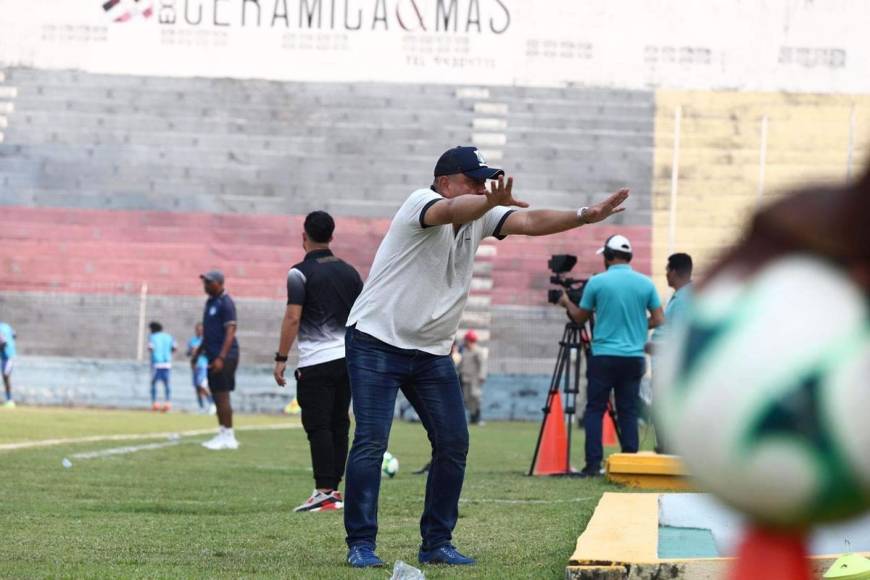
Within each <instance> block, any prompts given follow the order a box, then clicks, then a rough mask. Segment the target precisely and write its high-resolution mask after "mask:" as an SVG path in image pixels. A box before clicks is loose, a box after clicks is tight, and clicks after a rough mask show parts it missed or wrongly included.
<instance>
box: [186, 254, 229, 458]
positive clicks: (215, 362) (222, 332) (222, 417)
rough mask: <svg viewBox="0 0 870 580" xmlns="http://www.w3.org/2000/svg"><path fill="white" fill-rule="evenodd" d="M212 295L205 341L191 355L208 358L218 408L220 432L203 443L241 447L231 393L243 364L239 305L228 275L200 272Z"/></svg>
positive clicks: (214, 447) (211, 446) (212, 446)
mask: <svg viewBox="0 0 870 580" xmlns="http://www.w3.org/2000/svg"><path fill="white" fill-rule="evenodd" d="M200 279H202V286H203V289H204V290H205V293H206V294H208V296H209V298H208V300H206V303H205V312H203V315H202V326H203V337H202V343H201V344H200V345H199V347H198V348H197V349H196V351H195V352H194V353H193V356H191V359H190V364H191V366H195V365H196V359H197V358H198V357H199V355H200V354H205V356H206V358H207V359H208V386H209V389H211V393H212V397H213V398H214V404H215V406H216V407H217V418H218V425H219V429H220V430H219V431H218V434H217V435H216V436H215V437H214V438H212V439H210V440H208V441H206V442H205V443H203V444H202V446H203V447H205V448H206V449H212V450H220V449H238V448H239V442H238V441H236V436H235V433H234V432H233V407H232V405H231V404H230V393H231V392H232V391H234V390H235V388H236V368H237V367H238V366H239V343H238V341H237V340H236V305H235V303H234V302H233V299H232V298H230V295H229V294H227V292H226V290H224V275H223V273H222V272H221V271H219V270H211V271H209V272H206V273H205V274H202V275H200Z"/></svg>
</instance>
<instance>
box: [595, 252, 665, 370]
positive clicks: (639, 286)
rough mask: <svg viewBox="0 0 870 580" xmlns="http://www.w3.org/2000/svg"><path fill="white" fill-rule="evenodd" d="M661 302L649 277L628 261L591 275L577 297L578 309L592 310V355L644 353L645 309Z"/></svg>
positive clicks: (646, 328) (659, 304) (638, 354)
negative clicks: (636, 269) (593, 313)
mask: <svg viewBox="0 0 870 580" xmlns="http://www.w3.org/2000/svg"><path fill="white" fill-rule="evenodd" d="M661 305H662V303H661V300H659V293H658V292H656V287H655V285H654V284H653V283H652V280H650V279H649V278H647V277H646V276H644V275H643V274H638V273H637V272H635V271H634V270H632V269H631V266H630V265H628V264H617V265H615V266H611V267H610V268H608V269H607V271H606V272H602V273H601V274H598V275H597V276H593V277H592V278H591V279H590V280H589V282H587V284H586V288H585V289H584V290H583V298H581V299H580V308H582V309H584V310H590V311H594V312H595V328H594V330H593V332H592V354H593V355H595V356H626V357H628V356H643V347H644V345H645V344H646V339H647V333H648V332H649V325H648V323H647V312H648V311H649V310H654V309H656V308H659V307H660V306H661Z"/></svg>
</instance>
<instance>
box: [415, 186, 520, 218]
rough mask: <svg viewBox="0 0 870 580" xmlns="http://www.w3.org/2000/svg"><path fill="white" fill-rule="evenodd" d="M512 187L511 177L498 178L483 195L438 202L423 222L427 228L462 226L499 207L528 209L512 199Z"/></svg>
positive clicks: (470, 195)
mask: <svg viewBox="0 0 870 580" xmlns="http://www.w3.org/2000/svg"><path fill="white" fill-rule="evenodd" d="M513 185H514V179H513V177H508V179H507V182H505V180H504V177H502V176H499V178H498V180H497V181H492V182H490V186H489V189H488V190H487V191H486V193H485V194H467V195H460V196H458V197H454V198H452V199H446V198H445V199H442V200H439V201H438V202H437V203H435V204H433V205H432V207H431V208H429V210H428V211H427V212H426V215H425V216H424V217H423V222H424V223H425V224H426V225H427V226H441V225H445V224H453V225H462V224H467V223H469V222H473V221H474V220H476V219H478V218H479V217H481V216H482V215H483V214H485V213H486V212H488V211H489V210H491V209H492V208H494V207H496V206H499V205H503V206H517V207H529V204H527V203H526V202H524V201H520V200H518V199H514V197H513V195H512V194H511V190H512V189H513Z"/></svg>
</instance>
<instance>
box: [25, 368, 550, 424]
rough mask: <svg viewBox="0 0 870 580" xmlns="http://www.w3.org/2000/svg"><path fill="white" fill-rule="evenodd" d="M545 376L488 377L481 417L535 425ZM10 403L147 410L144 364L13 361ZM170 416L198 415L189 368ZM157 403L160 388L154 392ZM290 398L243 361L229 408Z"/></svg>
mask: <svg viewBox="0 0 870 580" xmlns="http://www.w3.org/2000/svg"><path fill="white" fill-rule="evenodd" d="M549 379H550V377H549V375H527V374H523V375H506V374H501V375H497V376H494V377H492V378H491V379H490V381H489V382H487V384H486V386H485V390H484V397H483V416H484V418H485V419H487V420H505V419H511V420H532V421H535V420H540V419H541V417H542V413H541V407H543V405H544V403H545V401H546V397H547V389H548V387H549ZM13 380H14V393H15V399H16V401H18V403H19V404H25V405H67V406H89V407H114V408H124V409H148V408H150V405H151V400H150V381H151V376H150V371H149V369H148V365H146V364H141V363H135V362H132V361H125V360H124V361H122V360H113V359H87V358H81V357H77V358H68V357H32V356H24V357H19V358H18V359H17V362H16V367H15V373H14V374H13ZM171 381H172V382H171V384H172V407H173V410H174V411H182V412H199V407H198V406H197V403H196V395H195V393H194V390H193V386H192V385H191V376H190V367H189V366H187V365H186V364H185V363H184V362H180V363H178V364H176V365H175V367H174V368H173V370H172V374H171ZM158 389H159V390H158V397H159V399H160V400H163V391H162V389H163V386H162V385H160V386H159V387H158ZM295 395H296V383H295V381H294V380H293V379H292V376H288V383H287V386H286V387H285V388H279V387H278V386H276V385H275V382H274V380H273V379H272V367H271V365H252V364H246V363H245V362H244V361H243V362H242V365H241V366H240V367H239V371H238V373H237V375H236V391H235V392H234V393H233V395H232V402H233V408H234V409H235V410H236V411H238V412H246V413H281V412H282V411H283V409H284V407H285V406H286V405H287V404H288V403H289V402H290V401H292V400H293V397H295Z"/></svg>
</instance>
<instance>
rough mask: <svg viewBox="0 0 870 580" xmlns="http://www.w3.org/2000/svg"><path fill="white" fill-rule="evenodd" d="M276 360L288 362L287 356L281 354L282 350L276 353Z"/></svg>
mask: <svg viewBox="0 0 870 580" xmlns="http://www.w3.org/2000/svg"><path fill="white" fill-rule="evenodd" d="M275 362H287V357H286V356H283V355H281V353H280V352H276V353H275Z"/></svg>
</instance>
